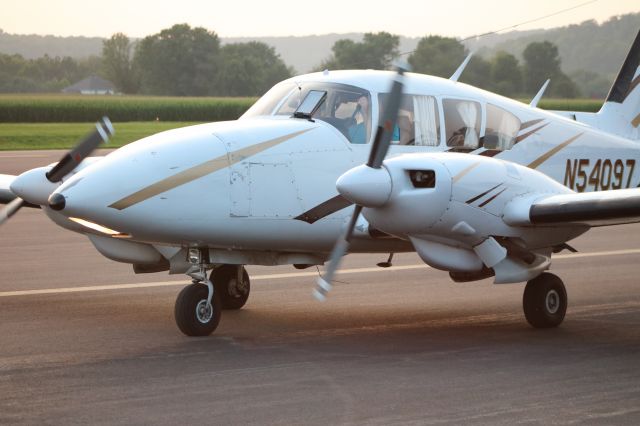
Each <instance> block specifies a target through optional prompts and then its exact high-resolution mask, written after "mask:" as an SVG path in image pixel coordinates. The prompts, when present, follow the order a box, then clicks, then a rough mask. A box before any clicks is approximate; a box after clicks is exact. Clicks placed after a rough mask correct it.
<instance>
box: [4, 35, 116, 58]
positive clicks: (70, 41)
mask: <svg viewBox="0 0 640 426" xmlns="http://www.w3.org/2000/svg"><path fill="white" fill-rule="evenodd" d="M103 40H104V39H103V38H100V37H82V36H78V37H58V36H52V35H47V36H41V35H36V34H28V35H26V34H9V33H5V32H4V31H2V30H0V53H6V54H10V55H12V54H15V53H17V54H20V55H22V56H23V57H25V58H27V59H35V58H39V57H41V56H44V55H49V56H51V57H55V56H70V57H72V58H86V57H87V56H92V55H100V54H101V53H102V41H103Z"/></svg>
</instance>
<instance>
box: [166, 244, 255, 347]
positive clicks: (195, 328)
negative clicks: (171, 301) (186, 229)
mask: <svg viewBox="0 0 640 426" xmlns="http://www.w3.org/2000/svg"><path fill="white" fill-rule="evenodd" d="M187 260H188V261H189V263H191V265H192V267H191V269H189V271H188V272H187V274H188V275H189V276H190V277H191V278H193V282H192V283H191V285H188V286H186V287H185V288H184V289H183V290H182V291H181V292H180V294H178V298H177V299H176V306H175V311H174V312H175V318H176V324H177V325H178V328H179V329H180V331H182V332H183V333H184V334H186V335H187V336H208V335H209V334H211V333H213V332H214V331H215V329H216V328H217V327H218V323H219V322H220V314H221V311H222V309H240V308H242V307H243V306H244V304H245V303H247V299H248V298H249V292H250V290H251V284H250V282H249V274H247V271H246V270H245V269H244V266H242V265H221V266H218V267H217V268H214V269H213V270H212V271H211V275H210V277H209V278H207V269H211V267H212V265H211V263H210V262H209V253H208V251H207V250H206V249H200V248H192V249H189V253H188V258H187Z"/></svg>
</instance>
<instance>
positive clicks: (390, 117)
mask: <svg viewBox="0 0 640 426" xmlns="http://www.w3.org/2000/svg"><path fill="white" fill-rule="evenodd" d="M404 71H405V68H404V67H402V66H398V67H397V75H396V78H395V79H394V80H393V84H392V86H391V93H390V94H389V97H388V98H387V101H386V103H385V104H384V110H383V119H382V122H381V125H379V126H378V128H377V130H376V135H375V138H374V139H373V144H372V145H371V151H370V152H369V160H368V161H367V166H368V167H371V168H374V169H379V168H380V167H382V162H383V161H384V158H385V157H386V155H387V151H389V145H390V144H391V138H392V137H393V129H394V127H395V126H396V121H398V111H399V110H400V101H401V99H402V89H403V78H404V77H403V76H404ZM362 208H363V207H362V206H361V205H358V204H356V206H355V208H354V209H353V215H352V216H351V220H350V221H349V225H347V228H346V229H345V230H344V233H343V234H342V235H341V236H340V238H339V239H338V241H337V242H336V245H335V246H334V247H333V251H332V252H331V256H330V257H329V264H328V265H327V269H326V270H325V272H324V274H323V275H322V276H321V277H319V278H318V280H317V282H316V288H315V289H314V291H313V295H314V296H315V298H316V299H318V300H320V301H323V300H326V298H327V294H328V293H329V291H330V290H331V288H332V284H331V283H332V281H333V278H334V276H335V274H336V271H337V270H338V267H339V266H340V262H341V260H342V257H343V256H344V255H345V254H346V253H347V251H348V250H349V243H350V241H351V237H352V236H353V230H354V229H355V226H356V222H357V220H358V217H359V216H360V213H361V212H362ZM303 220H305V219H303Z"/></svg>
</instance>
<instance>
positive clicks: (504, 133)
mask: <svg viewBox="0 0 640 426" xmlns="http://www.w3.org/2000/svg"><path fill="white" fill-rule="evenodd" d="M519 130H520V120H519V119H518V117H516V116H515V115H513V114H512V113H510V112H509V111H507V110H504V109H502V108H500V107H497V106H495V105H491V104H487V126H486V131H485V135H484V137H483V138H482V145H483V146H484V147H485V148H486V149H495V150H499V151H504V150H506V149H511V147H512V146H513V143H514V142H515V140H516V136H517V135H518V131H519Z"/></svg>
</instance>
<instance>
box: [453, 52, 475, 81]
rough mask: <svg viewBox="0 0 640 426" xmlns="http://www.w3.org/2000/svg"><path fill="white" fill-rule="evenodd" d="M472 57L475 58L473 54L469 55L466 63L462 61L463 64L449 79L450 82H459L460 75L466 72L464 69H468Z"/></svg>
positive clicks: (465, 60)
mask: <svg viewBox="0 0 640 426" xmlns="http://www.w3.org/2000/svg"><path fill="white" fill-rule="evenodd" d="M472 56H473V52H471V53H469V54H468V55H467V57H466V58H464V61H462V63H461V64H460V66H459V67H458V69H457V70H456V72H454V73H453V75H452V76H451V77H449V80H451V81H458V79H459V78H460V75H461V74H462V71H464V69H465V68H466V67H467V64H468V63H469V61H470V60H471V57H472Z"/></svg>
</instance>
